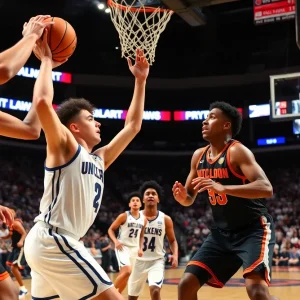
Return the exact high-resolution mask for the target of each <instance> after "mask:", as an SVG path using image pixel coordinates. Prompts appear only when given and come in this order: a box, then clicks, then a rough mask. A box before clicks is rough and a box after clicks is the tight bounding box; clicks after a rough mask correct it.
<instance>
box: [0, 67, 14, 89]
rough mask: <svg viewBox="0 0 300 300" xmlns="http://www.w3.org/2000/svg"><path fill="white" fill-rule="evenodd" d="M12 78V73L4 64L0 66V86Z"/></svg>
mask: <svg viewBox="0 0 300 300" xmlns="http://www.w3.org/2000/svg"><path fill="white" fill-rule="evenodd" d="M13 76H14V74H13V72H12V71H11V70H10V68H8V66H6V65H4V64H0V85H2V84H4V83H6V82H8V81H9V80H10V79H11V78H12V77H13Z"/></svg>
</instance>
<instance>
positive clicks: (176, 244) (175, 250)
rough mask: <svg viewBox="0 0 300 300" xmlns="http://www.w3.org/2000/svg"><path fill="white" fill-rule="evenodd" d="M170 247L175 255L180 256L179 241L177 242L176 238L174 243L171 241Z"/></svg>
mask: <svg viewBox="0 0 300 300" xmlns="http://www.w3.org/2000/svg"><path fill="white" fill-rule="evenodd" d="M170 248H171V251H172V254H173V256H175V257H176V258H178V243H177V240H174V241H173V242H172V243H170Z"/></svg>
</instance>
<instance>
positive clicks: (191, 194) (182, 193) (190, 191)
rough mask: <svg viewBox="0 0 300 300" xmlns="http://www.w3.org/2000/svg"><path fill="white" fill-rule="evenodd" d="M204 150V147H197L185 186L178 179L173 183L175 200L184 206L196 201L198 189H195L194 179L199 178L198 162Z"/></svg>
mask: <svg viewBox="0 0 300 300" xmlns="http://www.w3.org/2000/svg"><path fill="white" fill-rule="evenodd" d="M203 151H204V148H200V149H197V150H196V151H195V152H194V154H193V156H192V160H191V168H190V173H189V175H188V177H187V179H186V182H185V186H183V185H182V184H181V183H180V182H178V181H176V182H175V184H174V185H173V188H172V192H173V196H174V198H175V200H176V201H177V202H179V203H180V204H181V205H183V206H190V205H192V204H193V203H194V201H195V199H196V196H197V191H196V190H194V186H193V185H192V181H193V179H194V178H197V163H198V161H199V159H200V157H201V155H202V153H203Z"/></svg>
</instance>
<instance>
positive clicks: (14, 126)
mask: <svg viewBox="0 0 300 300" xmlns="http://www.w3.org/2000/svg"><path fill="white" fill-rule="evenodd" d="M40 132H41V124H40V121H39V118H38V116H37V113H36V103H33V104H32V105H31V107H30V110H29V112H28V114H27V116H26V117H25V119H24V120H23V121H22V120H20V119H18V118H16V117H14V116H11V115H9V114H7V113H5V112H2V111H0V135H2V136H6V137H11V138H15V139H22V140H36V139H38V138H39V137H40Z"/></svg>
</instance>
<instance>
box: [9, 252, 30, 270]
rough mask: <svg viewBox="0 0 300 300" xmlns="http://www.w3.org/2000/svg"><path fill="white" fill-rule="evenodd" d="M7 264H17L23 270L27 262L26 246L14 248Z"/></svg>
mask: <svg viewBox="0 0 300 300" xmlns="http://www.w3.org/2000/svg"><path fill="white" fill-rule="evenodd" d="M6 264H7V265H8V266H12V265H17V266H18V268H19V269H20V270H23V269H24V267H25V264H26V260H25V256H24V248H23V247H22V248H18V247H15V248H13V249H12V251H11V253H9V255H8V258H7V261H6Z"/></svg>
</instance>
